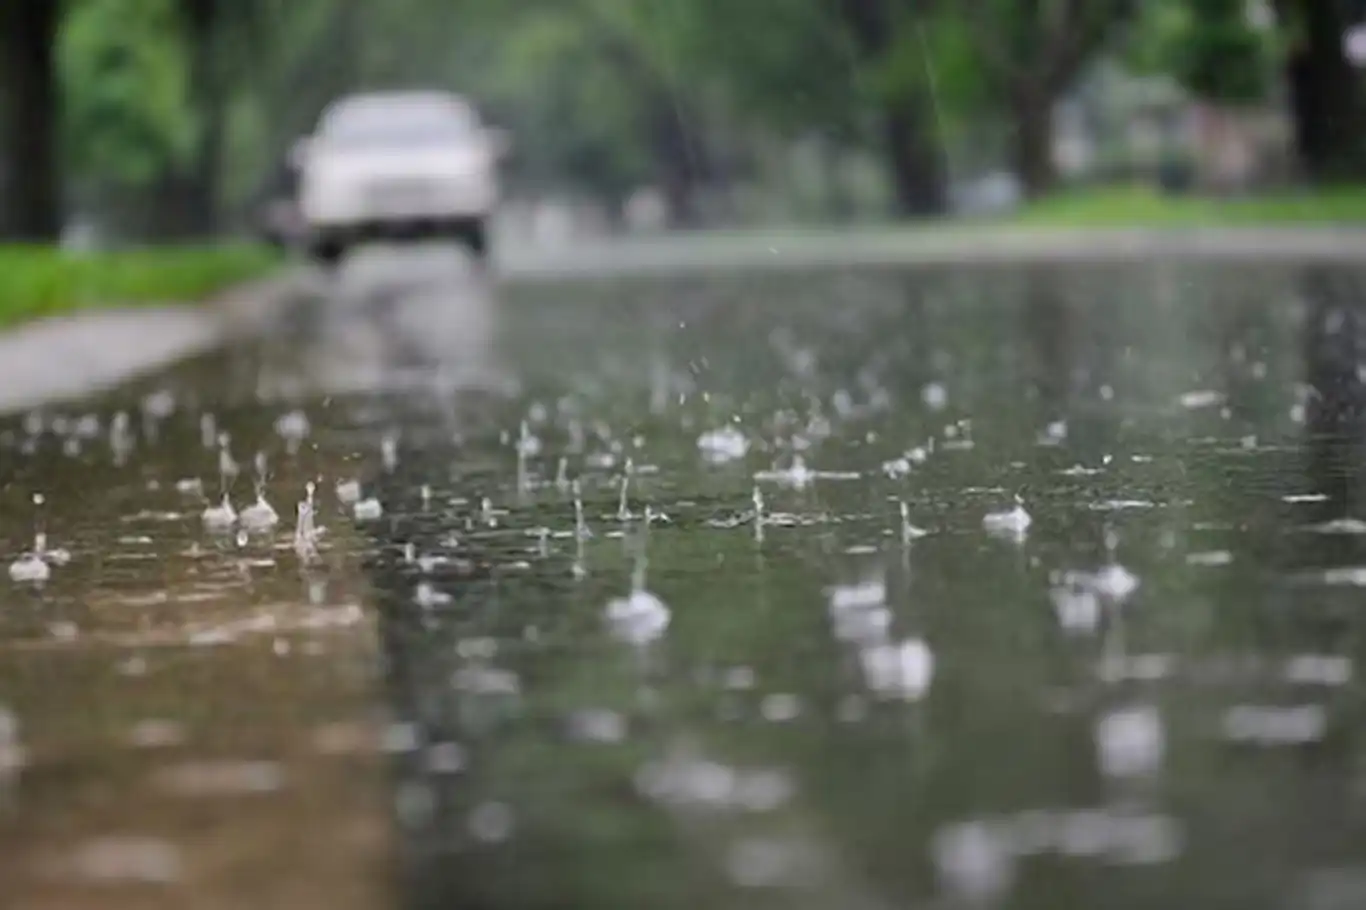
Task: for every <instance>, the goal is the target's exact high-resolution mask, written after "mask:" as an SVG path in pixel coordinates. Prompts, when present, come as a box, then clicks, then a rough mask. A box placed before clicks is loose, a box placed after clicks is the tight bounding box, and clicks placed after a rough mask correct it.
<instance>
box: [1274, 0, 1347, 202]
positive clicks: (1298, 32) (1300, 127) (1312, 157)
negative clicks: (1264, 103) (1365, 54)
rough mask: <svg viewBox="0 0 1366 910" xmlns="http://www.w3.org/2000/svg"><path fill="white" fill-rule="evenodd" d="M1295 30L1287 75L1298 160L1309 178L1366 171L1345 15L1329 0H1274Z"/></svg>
mask: <svg viewBox="0 0 1366 910" xmlns="http://www.w3.org/2000/svg"><path fill="white" fill-rule="evenodd" d="M1275 8H1276V14H1277V16H1278V18H1279V19H1280V20H1281V22H1282V23H1284V24H1285V25H1287V26H1289V27H1290V28H1291V29H1292V30H1294V33H1295V37H1296V39H1297V40H1296V41H1295V42H1294V44H1293V46H1292V47H1291V48H1290V52H1289V54H1288V55H1287V57H1286V64H1285V78H1286V85H1287V88H1288V90H1289V95H1290V107H1291V116H1292V119H1293V121H1294V135H1295V147H1296V151H1297V152H1298V155H1299V160H1300V165H1301V166H1302V167H1303V168H1304V171H1305V174H1306V176H1308V177H1309V178H1310V179H1311V180H1335V179H1337V180H1340V179H1344V178H1348V177H1358V176H1361V175H1362V174H1363V173H1366V130H1363V126H1362V122H1361V114H1362V112H1363V106H1362V98H1361V91H1360V88H1359V86H1358V81H1357V75H1356V72H1355V71H1354V70H1353V69H1352V65H1351V63H1350V61H1348V59H1347V55H1346V52H1345V50H1344V49H1343V46H1342V33H1343V29H1344V28H1345V27H1346V24H1347V22H1346V18H1345V17H1344V16H1343V15H1342V14H1341V11H1340V9H1338V7H1337V4H1335V3H1333V2H1330V0H1276V4H1275Z"/></svg>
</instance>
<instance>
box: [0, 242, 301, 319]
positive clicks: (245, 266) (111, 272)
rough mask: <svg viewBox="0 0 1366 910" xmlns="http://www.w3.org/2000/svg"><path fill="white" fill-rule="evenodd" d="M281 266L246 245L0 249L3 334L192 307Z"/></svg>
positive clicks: (269, 252)
mask: <svg viewBox="0 0 1366 910" xmlns="http://www.w3.org/2000/svg"><path fill="white" fill-rule="evenodd" d="M279 259H280V256H279V254H278V253H276V252H274V251H272V250H270V249H268V248H265V247H258V246H251V245H247V244H242V245H233V246H204V247H174V246H168V247H149V248H145V249H136V250H123V251H117V252H114V251H111V252H97V253H71V252H65V251H62V250H58V249H54V248H52V247H44V246H19V245H13V246H3V245H0V327H6V326H11V325H14V324H16V323H19V322H24V321H27V320H30V319H34V318H37V317H40V316H46V315H51V314H54V313H59V312H66V311H70V310H76V309H82V308H86V307H110V306H137V305H140V304H167V303H182V302H183V303H193V302H197V301H200V300H203V299H204V298H205V297H208V296H210V295H212V294H214V293H215V292H217V291H221V290H223V289H225V288H227V287H230V286H232V285H234V284H237V283H238V282H241V281H246V280H248V279H251V278H255V277H259V276H260V275H262V274H264V273H266V272H268V271H269V270H270V269H272V268H274V267H275V266H276V265H277V264H278V262H279Z"/></svg>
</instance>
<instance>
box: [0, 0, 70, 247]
mask: <svg viewBox="0 0 1366 910" xmlns="http://www.w3.org/2000/svg"><path fill="white" fill-rule="evenodd" d="M60 20H61V9H60V4H59V3H58V2H57V0H4V2H3V3H0V90H3V91H4V97H3V98H0V136H3V139H0V143H3V145H2V146H0V168H3V171H2V172H0V174H2V175H3V178H4V179H3V181H2V182H0V183H2V188H0V206H3V214H4V216H5V217H3V218H0V232H3V233H4V235H5V236H8V237H11V238H14V239H19V240H30V241H39V240H51V239H54V238H56V237H57V236H58V235H59V234H60V232H61V229H62V172H61V160H60V159H61V151H60V141H59V129H60V128H59V122H60V120H59V118H60V102H59V88H58V80H57V67H56V63H55V60H54V50H55V47H56V40H57V29H58V26H59V24H60Z"/></svg>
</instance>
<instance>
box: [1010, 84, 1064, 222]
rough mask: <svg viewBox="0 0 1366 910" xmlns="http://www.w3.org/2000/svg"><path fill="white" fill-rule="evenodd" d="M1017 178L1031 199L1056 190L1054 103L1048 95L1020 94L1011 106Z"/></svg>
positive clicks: (1013, 150) (1031, 92)
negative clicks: (1013, 121) (1013, 122)
mask: <svg viewBox="0 0 1366 910" xmlns="http://www.w3.org/2000/svg"><path fill="white" fill-rule="evenodd" d="M1011 116H1012V117H1013V118H1014V120H1015V129H1014V135H1013V136H1012V145H1013V149H1012V152H1013V157H1014V165H1015V176H1016V177H1017V178H1018V179H1019V181H1020V185H1021V187H1022V188H1023V190H1024V195H1025V197H1026V198H1027V199H1037V198H1038V197H1040V196H1043V195H1045V194H1046V193H1048V192H1049V191H1050V190H1052V189H1053V188H1054V186H1056V184H1057V181H1058V172H1057V168H1056V167H1055V166H1054V163H1053V102H1052V98H1051V97H1049V96H1048V94H1047V93H1039V92H1033V91H1027V90H1024V91H1018V92H1016V93H1015V98H1014V101H1013V103H1012V104H1011Z"/></svg>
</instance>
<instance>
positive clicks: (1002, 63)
mask: <svg viewBox="0 0 1366 910" xmlns="http://www.w3.org/2000/svg"><path fill="white" fill-rule="evenodd" d="M1138 6H1139V4H1138V2H1137V0H975V2H973V3H971V4H969V5H966V6H962V7H958V8H955V9H954V10H953V11H952V12H951V13H949V15H953V16H955V17H956V18H957V24H958V29H957V30H956V33H957V34H960V35H962V36H964V37H965V38H966V40H967V42H968V44H969V45H970V46H971V48H972V52H973V55H974V59H975V60H976V61H977V63H978V66H979V68H980V72H981V74H982V78H983V79H984V80H985V82H986V85H987V88H986V92H987V94H988V96H989V97H991V98H993V99H995V100H996V102H997V103H998V104H1001V105H1004V106H1005V109H1006V113H1007V116H1008V117H1009V118H1010V119H1011V121H1012V122H1013V125H1014V126H1013V130H1012V145H1013V153H1012V157H1013V159H1014V161H1013V164H1014V168H1015V172H1016V175H1017V176H1018V177H1019V179H1020V182H1021V184H1022V185H1023V187H1024V190H1025V194H1026V195H1027V196H1031V197H1034V196H1039V195H1042V194H1044V193H1047V192H1048V191H1050V190H1051V189H1053V188H1054V185H1055V184H1056V182H1057V172H1056V169H1055V167H1054V162H1053V109H1054V106H1055V105H1056V104H1057V101H1058V99H1059V98H1060V97H1061V96H1062V95H1063V93H1064V92H1066V91H1067V90H1068V89H1069V88H1070V87H1071V86H1072V85H1073V84H1074V83H1075V82H1076V80H1077V78H1078V77H1079V76H1080V75H1081V73H1082V71H1083V69H1084V68H1085V67H1086V65H1087V64H1088V63H1090V62H1091V61H1092V60H1094V59H1095V56H1096V55H1097V54H1098V53H1099V52H1100V51H1101V50H1102V49H1103V48H1104V47H1105V45H1106V43H1107V41H1108V40H1109V39H1110V38H1111V37H1112V36H1114V35H1115V34H1116V33H1117V31H1118V30H1120V29H1121V28H1123V27H1124V26H1125V25H1126V24H1127V23H1128V22H1129V20H1130V19H1131V17H1132V16H1133V15H1134V13H1135V12H1136V11H1137V9H1138Z"/></svg>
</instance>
